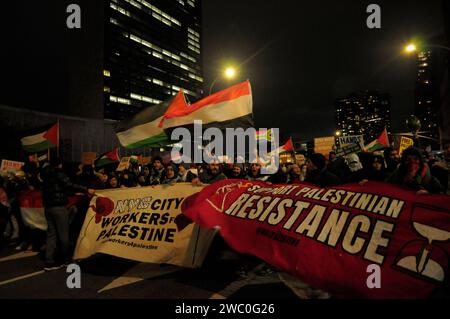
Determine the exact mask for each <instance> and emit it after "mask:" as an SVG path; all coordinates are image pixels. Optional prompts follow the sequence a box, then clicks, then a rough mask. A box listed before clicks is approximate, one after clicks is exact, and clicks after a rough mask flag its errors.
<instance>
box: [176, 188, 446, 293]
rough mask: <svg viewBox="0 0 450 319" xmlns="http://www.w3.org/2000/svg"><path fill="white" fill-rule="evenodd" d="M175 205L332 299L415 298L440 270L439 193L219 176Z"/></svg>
mask: <svg viewBox="0 0 450 319" xmlns="http://www.w3.org/2000/svg"><path fill="white" fill-rule="evenodd" d="M182 212H183V214H185V215H186V216H187V217H189V218H190V219H192V220H193V221H194V222H195V223H197V224H199V225H200V226H204V227H208V228H217V227H218V228H219V229H220V234H221V235H222V236H223V237H224V239H225V240H226V241H227V242H228V244H229V245H230V246H231V247H232V248H233V249H235V250H237V251H238V252H241V253H248V254H253V255H255V256H257V257H259V258H261V259H263V260H265V261H267V262H268V263H270V264H272V265H274V266H275V267H277V268H279V269H280V270H283V271H286V272H289V273H291V274H293V275H295V276H297V277H298V278H300V279H301V280H303V281H305V282H307V283H309V284H310V285H312V286H315V287H317V288H320V289H323V290H325V291H328V292H329V293H331V294H333V295H334V296H336V297H343V298H361V297H362V298H424V297H426V296H428V295H429V294H430V293H431V292H432V291H433V290H434V289H435V288H437V287H438V286H439V285H441V284H442V283H443V282H444V280H446V277H447V276H448V261H449V251H450V196H446V195H416V193H415V192H413V191H408V190H405V189H402V188H399V187H396V186H393V185H390V184H385V183H376V182H368V183H366V184H365V185H358V184H348V185H344V186H339V187H335V188H325V189H321V188H319V187H316V186H312V185H309V184H295V185H268V184H265V183H263V182H259V181H251V182H250V181H243V180H224V181H220V182H217V183H214V184H212V185H209V186H207V187H205V188H204V189H203V190H202V191H201V192H200V193H198V194H194V195H192V196H190V197H188V198H187V199H186V200H185V201H184V202H183V205H182ZM374 268H378V269H379V274H378V275H379V285H376V287H374V285H372V284H370V282H369V281H370V275H371V273H370V271H369V272H368V270H370V269H374Z"/></svg>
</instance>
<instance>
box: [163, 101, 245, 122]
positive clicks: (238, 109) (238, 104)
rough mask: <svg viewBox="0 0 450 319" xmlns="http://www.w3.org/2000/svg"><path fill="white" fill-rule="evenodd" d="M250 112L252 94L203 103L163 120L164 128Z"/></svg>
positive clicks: (240, 115) (225, 119) (227, 117)
mask: <svg viewBox="0 0 450 319" xmlns="http://www.w3.org/2000/svg"><path fill="white" fill-rule="evenodd" d="M251 113H252V96H251V94H249V95H243V96H240V97H238V98H236V99H233V100H228V101H224V102H221V103H216V104H209V105H205V106H203V107H201V108H199V109H198V110H196V111H194V112H192V113H191V114H188V115H185V116H179V117H174V118H170V119H165V120H164V128H171V127H176V126H183V125H188V124H193V123H194V120H201V121H202V124H209V123H213V122H224V121H228V120H232V119H235V118H239V117H242V116H245V115H249V114H251Z"/></svg>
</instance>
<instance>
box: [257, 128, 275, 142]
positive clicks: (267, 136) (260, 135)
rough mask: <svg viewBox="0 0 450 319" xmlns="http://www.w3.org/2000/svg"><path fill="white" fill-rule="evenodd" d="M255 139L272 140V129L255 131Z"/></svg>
mask: <svg viewBox="0 0 450 319" xmlns="http://www.w3.org/2000/svg"><path fill="white" fill-rule="evenodd" d="M256 140H257V141H267V142H271V141H272V129H268V130H265V131H264V130H261V131H256Z"/></svg>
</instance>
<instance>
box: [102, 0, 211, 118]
mask: <svg viewBox="0 0 450 319" xmlns="http://www.w3.org/2000/svg"><path fill="white" fill-rule="evenodd" d="M105 13H106V14H105V17H106V21H105V61H104V70H103V76H104V88H103V90H104V99H105V118H108V119H114V120H121V119H124V118H126V117H129V116H130V115H132V114H134V113H136V112H137V111H139V110H140V109H141V108H143V107H147V106H150V105H153V104H157V103H159V102H161V101H163V100H166V99H168V98H169V97H171V96H172V95H176V94H177V93H178V91H179V90H180V89H183V91H184V92H185V94H186V96H187V97H188V99H190V100H191V101H194V100H198V99H199V98H200V97H201V96H202V95H203V91H202V87H203V76H202V68H201V61H202V57H201V49H202V46H201V2H200V0H153V1H151V2H150V1H146V0H108V1H107V3H106V8H105Z"/></svg>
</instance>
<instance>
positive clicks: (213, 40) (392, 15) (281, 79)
mask: <svg viewBox="0 0 450 319" xmlns="http://www.w3.org/2000/svg"><path fill="white" fill-rule="evenodd" d="M444 1H445V0H444ZM370 3H376V4H378V5H380V7H381V29H369V28H367V26H366V19H367V17H368V15H369V14H368V13H366V8H367V6H368V5H369V4H370ZM442 33H443V16H442V3H441V0H420V1H411V0H408V1H404V0H395V1H393V0H388V1H380V0H376V1H375V0H372V1H362V0H339V1H335V0H334V1H331V0H327V1H323V0H322V1H320V0H316V1H299V0H280V1H272V0H271V1H261V0H226V1H223V0H204V1H203V63H204V75H205V87H206V90H208V88H209V85H210V83H211V82H212V80H213V79H214V78H215V77H216V76H217V75H218V74H219V73H220V72H221V70H222V69H223V67H224V66H225V65H227V64H228V63H232V64H234V65H241V66H240V74H239V78H237V79H236V80H234V82H226V81H225V80H223V81H221V82H218V83H217V84H216V86H215V87H214V91H216V90H219V89H222V88H225V87H226V86H228V85H231V84H233V83H236V82H238V81H240V80H245V79H246V78H248V79H250V82H251V84H252V91H253V105H254V106H253V108H254V118H255V122H256V126H258V127H280V128H281V129H282V130H284V131H285V133H296V135H299V136H301V137H304V138H311V137H314V136H326V135H332V134H333V133H334V100H335V98H337V97H343V96H346V95H347V94H349V93H351V92H354V91H365V90H367V89H370V90H379V91H381V92H386V93H390V94H391V113H392V126H393V130H394V131H395V132H400V131H404V130H405V124H404V121H405V117H406V116H407V115H408V114H411V113H412V112H413V107H414V80H415V77H416V63H415V62H416V61H415V59H414V58H413V57H408V56H405V55H404V54H402V53H401V49H402V47H403V44H404V43H406V42H408V40H409V39H411V38H412V37H416V36H419V37H422V38H424V39H427V38H432V37H435V36H439V35H441V34H442Z"/></svg>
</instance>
